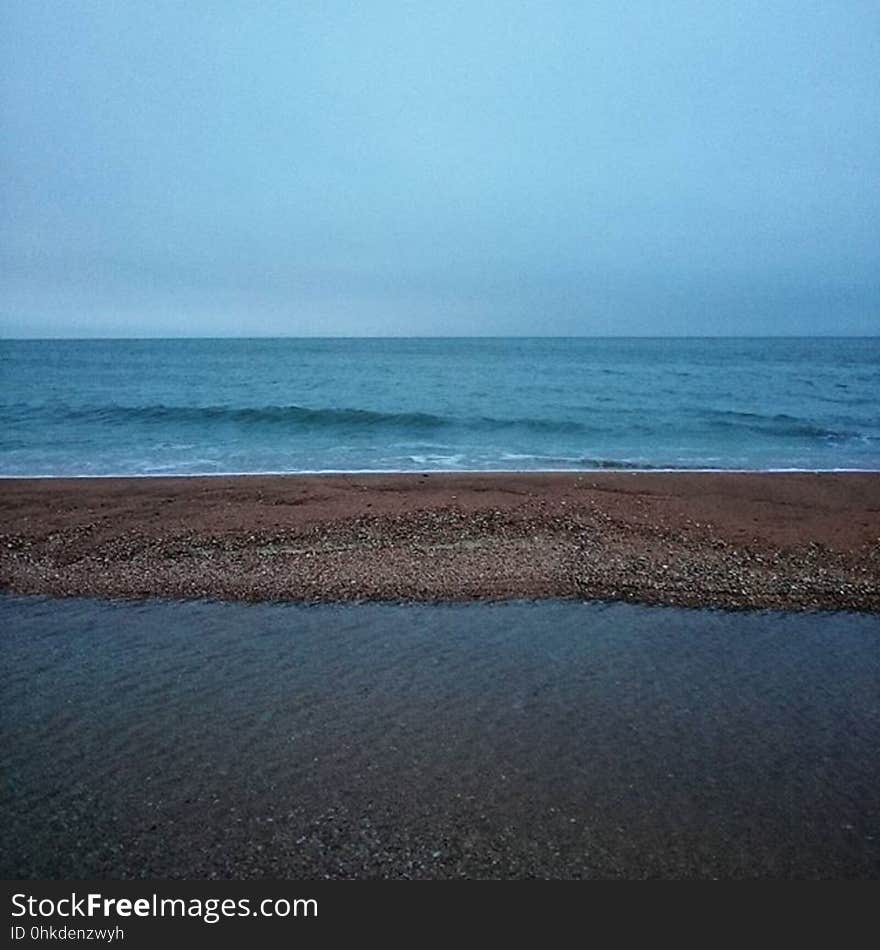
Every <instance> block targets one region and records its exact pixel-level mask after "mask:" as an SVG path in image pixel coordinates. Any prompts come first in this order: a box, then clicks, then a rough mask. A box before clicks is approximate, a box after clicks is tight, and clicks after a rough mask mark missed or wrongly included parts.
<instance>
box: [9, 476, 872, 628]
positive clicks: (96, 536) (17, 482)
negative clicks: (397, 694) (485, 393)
mask: <svg viewBox="0 0 880 950" xmlns="http://www.w3.org/2000/svg"><path fill="white" fill-rule="evenodd" d="M0 509H2V528H3V531H2V536H0V583H2V586H3V588H4V589H6V590H8V591H11V592H16V593H30V594H49V595H53V596H83V595H85V596H101V597H118V598H141V597H155V596H159V597H170V598H219V599H225V600H251V601H253V600H294V601H305V602H311V601H323V602H333V601H352V600H412V601H440V600H479V599H510V598H553V597H577V598H584V599H599V600H626V601H637V602H642V603H648V604H670V605H682V606H699V605H705V606H719V607H730V608H785V609H847V610H859V611H878V610H880V475H877V474H872V473H819V474H809V473H796V474H788V473H760V474H740V473H718V474H715V473H650V472H639V473H620V472H613V473H597V472H585V473H579V474H567V473H565V474H562V473H558V474H557V473H549V474H507V473H504V474H499V473H485V474H482V473H481V474H429V475H319V476H312V475H297V476H237V477H204V478H202V477H199V478H141V479H137V478H110V479H88V478H86V479H46V480H39V479H9V480H5V481H3V483H2V489H0Z"/></svg>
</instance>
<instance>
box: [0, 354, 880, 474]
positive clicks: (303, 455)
mask: <svg viewBox="0 0 880 950" xmlns="http://www.w3.org/2000/svg"><path fill="white" fill-rule="evenodd" d="M595 468H634V469H642V468H644V469H649V468H708V469H757V470H760V469H774V468H782V469H847V468H849V469H870V470H876V469H880V338H863V339H852V338H849V339H806V338H803V339H723V340H719V339H552V338H547V339H393V340H381V339H371V340H367V339H349V340H339V339H323V340H322V339H309V340H305V339H253V340H142V341H8V340H7V341H2V342H0V474H2V475H111V474H119V475H158V474H171V473H175V474H200V473H223V472H302V471H359V470H375V471H425V470H514V471H515V470H571V469H574V470H577V469H595Z"/></svg>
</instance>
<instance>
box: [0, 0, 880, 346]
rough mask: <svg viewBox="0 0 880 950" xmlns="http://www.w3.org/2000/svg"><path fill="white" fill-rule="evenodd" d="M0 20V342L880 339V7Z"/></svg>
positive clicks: (122, 6) (185, 7) (76, 9)
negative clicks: (165, 338)
mask: <svg viewBox="0 0 880 950" xmlns="http://www.w3.org/2000/svg"><path fill="white" fill-rule="evenodd" d="M0 11H2V12H0V19H2V22H0V35H2V38H0V80H2V125H3V128H2V136H0V139H2V144H0V160H2V168H0V189H2V220H0V290H2V301H0V308H2V309H0V334H2V335H5V336H167V335H230V334H232V335H266V334H268V335H340V334H341V335H376V334H378V335H386V334H392V335H460V334H484V335H503V334H520V335H522V334H524V335H544V334H554V335H555V334H561V335H580V334H585V335H592V334H710V335H713V334H739V333H744V334H752V333H758V334H760V333H831V334H833V333H876V332H877V331H878V328H880V223H878V222H880V82H878V76H880V3H878V2H858V0H834V2H829V0H820V2H810V0H793V2H776V0H758V2H750V0H725V2H712V0H703V2H696V0H694V2H684V0H682V2H674V0H656V2H647V0H645V2H626V0H604V2H603V0H598V2H572V3H568V2H562V0H556V2H554V0H536V2H534V3H527V2H500V0H499V2H486V0H480V2H475V0H467V2H462V3H455V2H439V0H438V2H428V0H424V2H412V3H385V2H379V0H361V2H357V3H341V2H333V0H322V2H314V3H312V2H309V3H306V2H302V3H296V2H290V3H281V2H278V3H274V2H259V0H257V2H252V3H244V2H242V3H233V2H220V0H217V2H214V3H207V2H196V0H186V2H175V3H165V2H160V0H144V2H133V0H131V2H124V0H107V2H91V3H85V2H75V0H54V2H45V0H3V2H2V4H0Z"/></svg>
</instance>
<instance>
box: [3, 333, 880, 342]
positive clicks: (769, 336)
mask: <svg viewBox="0 0 880 950" xmlns="http://www.w3.org/2000/svg"><path fill="white" fill-rule="evenodd" d="M873 339H880V333H758V334H755V333H713V334H705V333H669V334H652V333H638V334H623V333H620V334H617V333H614V334H607V333H602V334H588V333H583V334H524V333H510V334H467V335H444V334H414V335H405V334H363V335H354V336H350V335H343V334H330V335H320V334H257V335H253V334H241V335H238V334H235V335H233V334H223V335H220V336H211V335H208V334H199V335H196V336H178V335H175V336H162V335H153V336H0V342H3V343H50V342H64V343H101V342H105V343H106V342H127V343H138V342H149V341H154V340H155V341H158V340H161V341H163V342H164V341H170V340H179V341H181V342H189V341H193V340H873Z"/></svg>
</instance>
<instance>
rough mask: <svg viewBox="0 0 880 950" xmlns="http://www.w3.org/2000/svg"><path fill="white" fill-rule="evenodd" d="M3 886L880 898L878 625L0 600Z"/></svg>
mask: <svg viewBox="0 0 880 950" xmlns="http://www.w3.org/2000/svg"><path fill="white" fill-rule="evenodd" d="M0 628H2V629H3V631H4V635H3V637H2V638H0V660H2V663H3V668H4V670H6V671H7V672H6V674H5V675H4V677H3V679H2V682H0V732H2V738H3V741H2V744H0V771H2V774H3V788H2V794H0V822H2V826H3V839H4V846H3V848H2V849H0V851H2V853H0V864H2V869H3V872H4V877H7V878H9V877H67V878H78V879H81V878H91V877H104V876H109V877H129V876H136V877H156V878H165V877H175V876H182V877H193V878H196V877H208V876H211V875H219V876H225V877H249V876H272V877H288V876H289V877H294V878H300V879H310V878H314V877H323V876H325V875H328V876H331V877H404V876H406V877H456V876H465V877H487V876H488V877H530V876H537V877H643V876H672V877H680V876H701V877H747V876H765V877H768V876H769V877H793V876H799V877H847V876H853V877H876V876H877V872H878V870H880V620H878V618H877V617H874V616H870V615H864V614H863V615H856V614H844V613H828V614H808V613H800V614H787V613H778V612H774V613H771V612H752V613H728V612H725V611H707V610H678V609H673V608H658V607H641V606H636V605H629V604H601V603H591V604H582V603H576V602H552V601H550V602H542V603H527V602H519V603H516V602H513V603H505V604H469V605H447V606H438V605H430V606H429V605H406V604H399V605H392V604H366V605H358V606H341V605H322V606H315V607H304V606H298V605H291V604H287V605H283V604H260V605H251V606H249V605H243V604H223V603H210V602H188V603H175V602H158V601H153V602H143V603H111V602H106V601H94V600H87V599H83V600H63V601H58V600H51V599H46V598H37V597H10V596H5V597H2V596H0Z"/></svg>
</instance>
